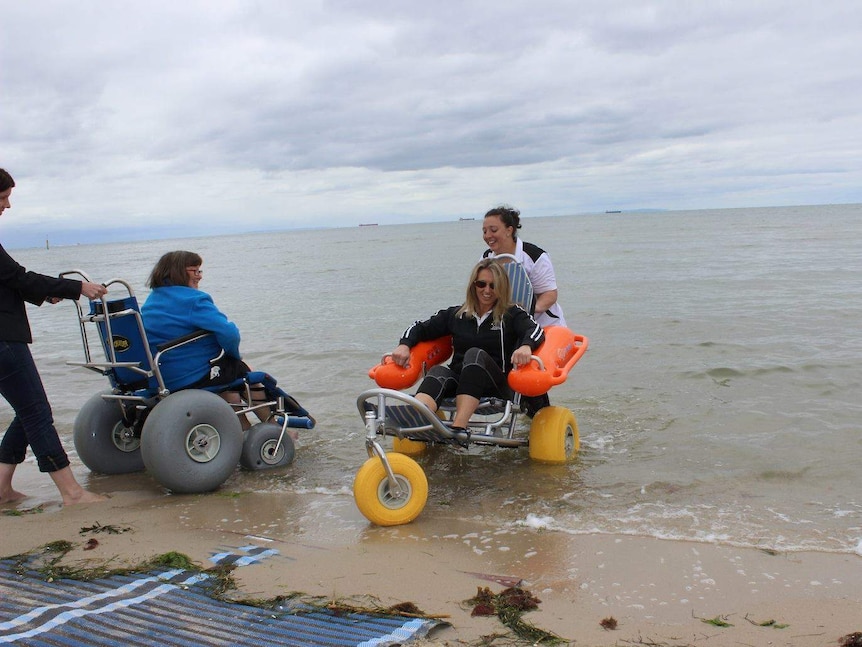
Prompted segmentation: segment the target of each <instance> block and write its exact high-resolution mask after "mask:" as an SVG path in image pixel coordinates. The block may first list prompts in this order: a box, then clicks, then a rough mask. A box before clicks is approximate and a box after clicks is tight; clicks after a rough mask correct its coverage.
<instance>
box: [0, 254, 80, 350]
mask: <svg viewBox="0 0 862 647" xmlns="http://www.w3.org/2000/svg"><path fill="white" fill-rule="evenodd" d="M81 286H82V284H81V281H75V280H73V279H61V278H57V277H53V276H46V275H45V274H38V273H36V272H28V271H27V270H26V269H25V268H24V267H22V266H21V265H19V264H18V263H16V262H15V260H14V259H13V258H12V257H11V256H9V254H8V253H7V252H6V250H5V249H3V246H2V245H0V336H2V339H3V341H21V342H27V343H29V342H30V341H32V339H31V336H30V324H29V322H28V321H27V311H26V309H25V307H24V301H29V302H30V303H32V304H34V305H41V304H42V303H43V302H44V301H45V299H46V298H48V297H62V298H64V299H77V298H78V297H80V296H81Z"/></svg>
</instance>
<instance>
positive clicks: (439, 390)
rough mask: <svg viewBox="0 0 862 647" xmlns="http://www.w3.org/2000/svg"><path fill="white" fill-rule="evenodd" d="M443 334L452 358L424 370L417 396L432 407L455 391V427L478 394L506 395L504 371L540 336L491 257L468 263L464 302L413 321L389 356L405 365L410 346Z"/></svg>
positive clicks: (462, 424)
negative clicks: (511, 297)
mask: <svg viewBox="0 0 862 647" xmlns="http://www.w3.org/2000/svg"><path fill="white" fill-rule="evenodd" d="M444 335H452V347H453V353H452V361H451V362H450V363H449V365H448V366H442V365H437V366H434V367H432V368H431V370H430V371H428V374H427V375H426V376H425V378H424V379H423V380H422V382H421V384H420V385H419V390H418V393H417V394H416V399H417V400H419V401H420V402H422V403H423V404H425V405H426V406H428V408H429V409H431V410H432V411H436V410H437V407H438V406H439V405H440V401H441V400H442V399H443V398H446V397H452V396H453V395H454V396H455V407H456V411H455V416H454V418H452V429H455V430H464V429H466V428H467V424H468V423H469V421H470V418H471V417H472V415H473V414H474V413H475V411H476V409H477V407H478V405H479V400H480V399H481V398H483V397H488V396H496V397H502V398H508V397H511V395H512V393H511V390H510V389H509V386H508V384H507V382H506V376H507V375H508V374H509V371H510V370H512V367H513V366H521V365H523V364H527V363H528V362H529V361H530V357H531V355H532V354H533V351H534V350H535V349H536V348H538V347H539V346H540V345H541V343H542V342H543V341H544V339H545V333H544V332H543V331H542V327H541V326H539V324H537V323H536V321H535V320H534V319H533V317H532V316H530V314H529V313H528V312H527V311H526V310H524V309H523V308H521V306H519V305H514V304H511V303H510V302H509V277H508V276H507V274H506V271H505V270H504V269H503V268H502V267H501V265H500V263H499V261H495V260H494V259H490V258H487V259H484V260H482V261H480V262H479V264H478V265H476V266H475V267H474V268H473V272H472V273H471V275H470V281H469V282H468V284H467V295H466V298H465V300H464V303H463V304H462V305H460V306H451V307H449V308H446V309H444V310H440V311H439V312H437V314H435V315H434V316H433V317H431V318H430V319H427V320H425V321H417V322H415V323H414V324H413V325H412V326H410V327H409V328H408V329H407V330H405V331H404V334H403V335H402V336H401V340H400V343H399V344H398V346H397V347H396V348H395V350H393V351H392V360H393V361H394V362H395V363H396V364H398V365H399V366H406V365H407V363H408V361H409V359H410V349H411V348H412V347H413V346H415V345H416V344H418V343H419V342H421V341H428V340H431V339H437V338H438V337H443V336H444Z"/></svg>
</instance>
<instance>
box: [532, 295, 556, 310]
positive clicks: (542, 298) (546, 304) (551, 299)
mask: <svg viewBox="0 0 862 647" xmlns="http://www.w3.org/2000/svg"><path fill="white" fill-rule="evenodd" d="M556 302H557V291H556V290H548V291H547V292H543V293H542V294H538V295H536V314H537V315H540V314H542V313H544V312H547V311H548V310H550V308H551V306H552V305H554V304H555V303H556Z"/></svg>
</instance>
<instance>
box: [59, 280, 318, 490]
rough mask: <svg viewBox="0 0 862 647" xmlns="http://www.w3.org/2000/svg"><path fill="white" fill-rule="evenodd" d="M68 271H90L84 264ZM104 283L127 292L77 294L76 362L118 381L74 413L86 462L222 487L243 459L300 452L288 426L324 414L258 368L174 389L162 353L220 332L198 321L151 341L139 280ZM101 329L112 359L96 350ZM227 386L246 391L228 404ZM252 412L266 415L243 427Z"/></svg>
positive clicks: (168, 484)
mask: <svg viewBox="0 0 862 647" xmlns="http://www.w3.org/2000/svg"><path fill="white" fill-rule="evenodd" d="M61 276H66V277H69V276H71V277H73V278H74V277H75V276H78V277H81V278H83V280H85V281H89V280H90V279H89V278H88V277H87V275H86V274H84V273H83V272H81V271H80V270H70V271H68V272H64V273H63V274H61ZM105 285H106V286H107V287H108V288H111V289H112V290H113V289H115V288H122V290H123V294H125V295H126V296H123V297H121V298H118V299H113V300H107V299H105V300H96V301H91V302H90V308H89V311H87V312H85V311H84V309H83V308H82V306H81V302H79V301H75V306H76V309H77V314H78V323H79V326H80V332H81V339H82V343H83V347H84V361H83V362H69V364H70V365H73V366H81V367H83V368H86V369H89V370H91V371H95V372H97V373H100V374H101V375H104V376H106V377H107V378H108V381H109V382H110V387H111V388H110V389H107V390H105V391H102V392H100V393H97V394H95V395H93V396H92V397H91V398H90V399H89V400H87V402H86V403H85V404H84V406H83V407H82V408H81V410H80V411H79V412H78V415H77V417H76V418H75V423H74V432H73V433H74V442H75V449H76V450H77V452H78V456H79V457H80V459H81V461H82V462H83V463H84V465H86V466H87V467H88V468H89V469H90V470H91V471H93V472H96V473H100V474H126V473H130V472H137V471H141V470H144V469H146V470H147V472H149V473H150V474H151V475H152V476H153V478H155V479H156V481H158V482H159V483H160V484H161V485H163V486H164V487H165V488H167V489H169V490H171V491H172V492H176V493H198V492H209V491H211V490H214V489H216V488H218V487H219V486H220V485H221V484H222V483H224V482H225V480H227V478H228V477H229V476H230V475H231V474H232V473H233V471H234V470H235V469H236V466H237V464H238V463H239V464H240V465H241V466H242V467H244V468H246V469H249V470H265V469H272V468H277V467H283V466H286V465H289V464H290V463H291V462H293V459H294V456H295V447H294V442H293V439H292V437H291V434H290V433H288V431H287V430H288V428H298V429H312V428H313V427H314V424H315V421H314V418H312V417H311V415H309V413H308V411H306V410H305V409H304V408H303V407H302V406H300V404H299V403H298V402H297V401H296V400H295V399H294V398H293V397H291V396H290V395H288V394H287V393H286V392H285V391H283V390H282V389H281V388H280V387H279V386H278V384H277V381H276V380H275V378H273V377H272V376H270V375H269V374H267V373H265V372H263V371H250V372H249V373H247V374H246V375H244V376H243V377H241V378H239V379H237V380H234V381H233V382H231V383H228V384H224V385H219V386H218V387H208V388H205V389H182V390H177V391H174V392H171V391H169V390H168V389H167V388H166V387H165V383H164V380H163V379H162V375H161V372H160V370H159V361H160V359H161V358H162V357H163V356H164V355H165V354H166V353H170V352H173V351H175V350H176V349H178V348H181V347H182V346H185V345H186V344H194V343H195V342H197V341H198V340H200V339H203V338H204V337H206V336H208V335H211V334H212V333H209V332H206V331H198V332H195V333H192V334H189V335H186V336H184V337H181V338H179V339H175V340H172V341H169V342H167V343H164V344H161V345H160V346H158V348H156V349H151V348H150V346H149V344H148V343H147V337H146V333H145V331H144V324H143V319H142V317H141V312H140V308H139V307H138V301H137V297H136V296H135V294H134V291H133V289H132V287H131V286H130V285H129V284H128V283H127V282H126V281H124V280H122V279H111V280H110V281H108V282H107V283H105ZM93 332H95V335H94V336H95V337H97V338H98V340H99V345H100V346H101V351H100V354H103V355H104V357H105V360H104V361H98V360H94V359H93V354H92V353H91V347H90V344H91V336H93V335H92V333H93ZM93 343H96V342H95V341H94V342H93ZM153 350H155V353H153ZM214 359H217V358H214ZM224 391H235V392H237V393H239V395H240V398H239V400H240V401H241V403H240V404H229V403H228V402H227V401H226V400H225V399H223V398H222V397H220V396H219V395H218V394H219V393H221V392H224ZM248 413H252V414H253V415H254V416H255V417H257V418H259V419H260V420H261V422H258V423H256V424H253V425H251V426H250V427H249V428H248V429H247V430H245V431H244V430H243V428H242V427H243V426H242V424H241V423H240V418H239V416H245V415H246V414H248Z"/></svg>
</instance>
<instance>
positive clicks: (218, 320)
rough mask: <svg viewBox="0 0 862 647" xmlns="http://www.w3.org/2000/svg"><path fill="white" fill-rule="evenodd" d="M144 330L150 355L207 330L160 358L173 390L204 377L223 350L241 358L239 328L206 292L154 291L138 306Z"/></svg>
mask: <svg viewBox="0 0 862 647" xmlns="http://www.w3.org/2000/svg"><path fill="white" fill-rule="evenodd" d="M141 315H142V316H143V319H144V329H145V330H146V332H147V339H148V340H149V342H150V348H151V349H152V352H153V354H154V355H155V353H156V346H158V345H159V344H163V343H165V342H166V341H170V340H172V339H176V338H177V337H182V336H183V335H187V334H189V333H191V332H194V331H196V330H209V331H211V332H213V333H215V337H207V338H205V339H202V340H201V341H197V342H195V343H193V344H187V345H185V346H182V347H181V348H177V349H174V350H172V351H170V352H167V353H165V354H164V355H162V360H161V364H160V368H161V371H162V376H163V377H164V380H165V386H167V388H168V389H170V390H171V391H175V390H177V389H180V388H182V387H184V386H188V385H189V384H192V383H193V382H196V381H198V380H199V379H201V378H202V377H204V376H205V375H206V374H207V373H208V372H209V369H210V364H209V361H210V360H211V359H212V358H213V357H216V356H217V355H218V354H219V353H220V352H221V349H222V348H223V349H224V350H225V353H226V354H227V355H230V356H232V357H236V358H240V357H241V355H240V353H239V341H240V336H239V328H237V326H236V324H235V323H233V322H232V321H230V320H229V319H228V318H227V317H226V316H225V315H224V314H223V313H222V312H221V311H220V310H219V309H218V308H217V307H216V305H215V303H214V302H213V300H212V297H211V296H210V295H209V294H207V293H206V292H202V291H201V290H197V289H195V288H190V287H186V286H181V285H171V286H166V287H160V288H155V289H154V290H153V291H152V292H151V293H150V296H149V297H147V301H146V303H144V305H143V306H142V307H141Z"/></svg>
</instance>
